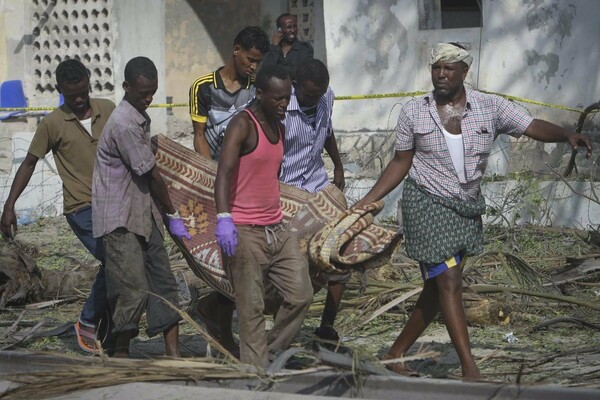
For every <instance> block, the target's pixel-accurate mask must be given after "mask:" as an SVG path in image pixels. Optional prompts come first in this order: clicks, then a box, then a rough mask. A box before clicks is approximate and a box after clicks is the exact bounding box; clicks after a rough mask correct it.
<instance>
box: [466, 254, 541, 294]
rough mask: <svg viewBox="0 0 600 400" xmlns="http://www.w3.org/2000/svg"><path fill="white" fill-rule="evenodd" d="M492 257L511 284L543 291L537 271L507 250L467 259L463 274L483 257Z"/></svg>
mask: <svg viewBox="0 0 600 400" xmlns="http://www.w3.org/2000/svg"><path fill="white" fill-rule="evenodd" d="M489 257H493V258H495V259H496V260H498V262H499V264H500V265H501V266H502V269H503V270H504V272H505V274H506V276H507V277H508V279H509V280H510V282H512V284H513V285H515V286H517V287H519V288H522V289H535V290H540V291H544V287H543V285H542V277H541V275H540V273H539V272H538V271H536V270H535V269H534V268H532V267H531V265H529V263H527V261H525V260H523V259H522V258H521V257H519V256H517V255H515V254H513V253H509V252H486V253H483V254H481V255H478V256H474V257H471V258H470V259H468V260H467V263H466V266H465V271H464V272H465V274H466V273H467V271H468V270H469V268H470V267H472V266H473V265H478V264H480V263H481V262H482V261H483V260H484V259H485V258H489Z"/></svg>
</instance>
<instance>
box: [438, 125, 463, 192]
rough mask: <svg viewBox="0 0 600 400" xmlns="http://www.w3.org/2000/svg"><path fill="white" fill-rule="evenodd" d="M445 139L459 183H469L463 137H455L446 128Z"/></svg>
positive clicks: (460, 135)
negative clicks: (466, 173)
mask: <svg viewBox="0 0 600 400" xmlns="http://www.w3.org/2000/svg"><path fill="white" fill-rule="evenodd" d="M442 132H444V138H446V145H447V146H448V150H449V151H450V157H451V158H452V164H454V169H455V170H456V174H457V175H458V181H459V182H460V183H467V177H466V175H465V146H464V144H463V135H462V133H461V134H459V135H453V134H451V133H450V132H448V131H447V130H445V129H444V128H442Z"/></svg>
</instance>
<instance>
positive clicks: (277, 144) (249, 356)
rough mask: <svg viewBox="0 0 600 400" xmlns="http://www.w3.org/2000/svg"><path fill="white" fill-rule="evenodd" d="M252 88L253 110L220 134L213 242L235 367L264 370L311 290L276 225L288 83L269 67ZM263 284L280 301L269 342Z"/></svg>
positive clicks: (298, 320)
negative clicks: (222, 275) (225, 287)
mask: <svg viewBox="0 0 600 400" xmlns="http://www.w3.org/2000/svg"><path fill="white" fill-rule="evenodd" d="M255 86H256V102H255V103H254V104H253V105H252V106H251V107H250V108H249V109H246V110H245V112H242V113H240V114H238V115H236V116H235V117H234V118H233V119H232V121H231V122H230V123H229V125H228V127H227V131H226V134H225V139H224V142H223V148H222V152H221V158H220V159H219V167H218V169H217V178H216V181H215V201H216V205H217V213H218V214H217V228H216V237H217V243H218V244H219V246H220V247H221V250H222V251H223V258H224V260H225V264H226V269H227V272H228V274H229V278H230V280H231V282H232V285H233V290H234V294H235V302H236V307H237V310H238V325H239V335H240V360H241V361H242V362H244V363H247V364H253V365H255V366H257V367H260V368H265V367H266V366H267V365H268V362H269V355H275V354H277V353H279V352H281V351H283V350H285V349H287V348H288V347H289V345H290V344H291V342H292V340H293V339H294V337H295V336H296V335H297V334H298V332H299V330H300V327H301V325H302V322H303V320H304V317H305V315H306V312H307V310H308V306H309V305H310V303H311V301H312V296H313V290H312V285H311V282H310V276H309V273H308V262H307V260H306V257H305V256H304V255H303V254H302V253H301V252H300V246H299V244H298V238H297V237H296V234H295V233H294V232H290V231H288V230H286V229H285V227H284V225H283V224H282V223H281V220H282V218H283V214H282V212H281V206H280V198H279V197H280V196H279V181H278V174H279V168H280V166H281V161H282V159H283V132H284V129H283V126H282V124H281V122H280V121H281V119H283V118H284V117H285V112H286V109H287V106H288V104H289V101H290V95H291V80H290V78H289V76H288V74H287V72H286V71H285V70H284V69H283V68H281V67H279V66H267V67H264V68H263V69H262V70H261V71H260V72H259V74H258V76H257V77H256V82H255ZM265 280H268V281H265ZM267 282H268V283H270V284H272V285H273V287H275V288H276V290H277V291H278V292H279V295H280V296H281V298H283V302H282V304H281V306H280V307H279V310H278V312H277V315H276V317H275V323H274V326H273V329H271V331H270V332H269V333H268V335H267V333H266V331H265V317H264V311H265V300H264V293H265V284H266V283H267Z"/></svg>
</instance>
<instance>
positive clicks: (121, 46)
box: [112, 0, 167, 134]
mask: <svg viewBox="0 0 600 400" xmlns="http://www.w3.org/2000/svg"><path fill="white" fill-rule="evenodd" d="M164 15H165V5H164V1H163V0H127V1H115V2H114V3H113V16H114V22H113V27H112V28H113V32H114V33H113V35H114V38H115V43H114V49H115V53H114V57H113V60H114V68H113V69H114V71H115V100H116V101H120V100H121V98H122V97H123V95H124V94H125V93H124V91H123V88H122V83H123V80H124V79H125V78H124V71H125V65H126V64H127V61H129V60H130V59H132V58H134V57H137V56H145V57H148V58H150V59H151V60H152V61H154V64H155V65H156V68H157V70H158V90H157V92H156V94H155V95H154V100H153V103H165V102H166V92H167V89H166V87H167V80H166V79H165V76H166V74H165V47H164V43H163V40H162V39H161V38H164V37H165V18H164ZM148 114H149V115H150V118H152V126H151V129H152V134H157V133H163V134H166V133H167V110H166V109H165V108H155V109H152V108H151V109H148Z"/></svg>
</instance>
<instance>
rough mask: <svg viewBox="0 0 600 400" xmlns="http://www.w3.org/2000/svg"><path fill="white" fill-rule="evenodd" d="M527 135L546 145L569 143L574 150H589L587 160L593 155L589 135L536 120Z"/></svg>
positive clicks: (526, 132) (526, 131)
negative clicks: (580, 148)
mask: <svg viewBox="0 0 600 400" xmlns="http://www.w3.org/2000/svg"><path fill="white" fill-rule="evenodd" d="M525 135H526V136H529V137H530V138H532V139H535V140H539V141H540V142H546V143H548V142H549V143H554V142H569V144H570V145H571V146H572V147H573V149H577V147H585V148H587V153H586V157H587V158H590V157H591V155H592V142H591V141H590V138H589V137H588V136H587V135H582V134H580V133H577V132H572V131H569V130H567V129H564V128H562V127H560V126H558V125H555V124H553V123H550V122H547V121H544V120H541V119H534V120H533V121H532V122H531V123H530V124H529V126H528V127H527V129H526V130H525Z"/></svg>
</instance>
